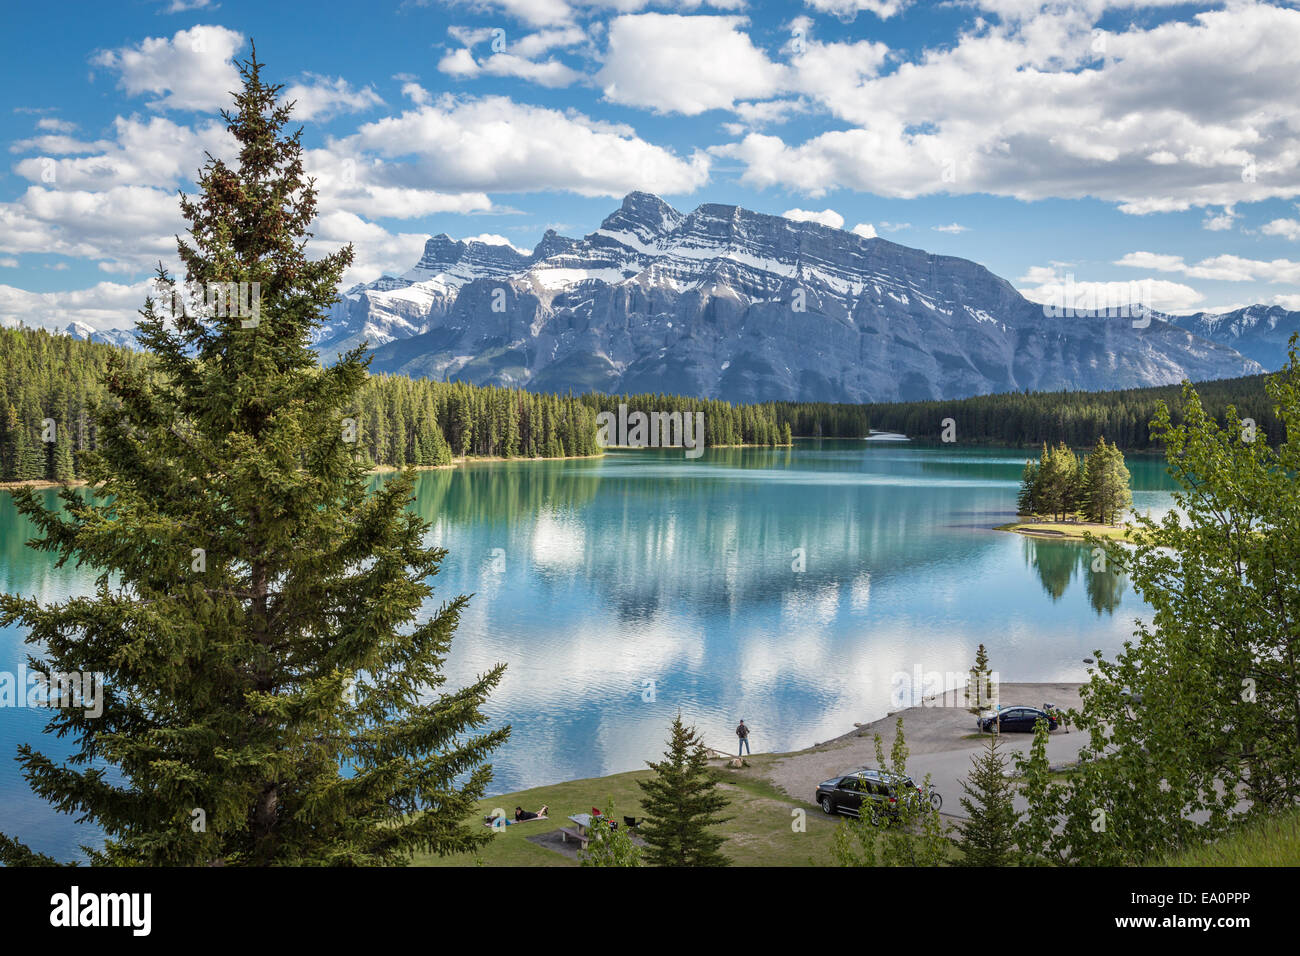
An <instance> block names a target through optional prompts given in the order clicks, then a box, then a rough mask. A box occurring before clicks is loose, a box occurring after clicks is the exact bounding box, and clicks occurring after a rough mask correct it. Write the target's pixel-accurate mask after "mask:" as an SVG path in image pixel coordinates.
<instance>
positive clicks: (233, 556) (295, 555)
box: [0, 52, 508, 865]
mask: <svg viewBox="0 0 1300 956" xmlns="http://www.w3.org/2000/svg"><path fill="white" fill-rule="evenodd" d="M241 72H242V75H243V81H244V82H243V87H242V89H241V90H240V91H239V92H237V94H236V100H235V105H236V109H235V110H234V111H233V112H225V113H223V116H224V118H225V120H226V122H227V126H228V129H229V131H230V133H231V134H232V136H233V137H234V139H235V141H236V142H237V144H238V148H239V154H238V155H239V159H238V163H237V164H236V165H235V166H233V167H232V166H228V165H227V164H226V163H224V162H222V161H220V160H217V159H212V158H209V161H208V163H207V164H206V166H205V167H204V168H203V170H202V172H201V175H200V177H199V180H198V183H199V187H200V194H199V195H197V196H196V197H182V200H181V211H182V213H183V215H184V216H185V218H186V219H187V220H188V223H189V236H190V238H189V239H188V240H178V249H179V253H180V257H181V260H182V262H183V263H184V265H185V269H186V277H187V279H188V280H189V281H192V282H197V283H204V284H206V283H232V282H233V283H240V282H247V283H260V295H258V294H257V293H254V294H253V295H250V297H249V303H250V304H251V303H252V301H253V299H254V297H255V298H256V301H257V305H258V307H257V309H255V310H250V309H242V310H235V311H234V312H233V313H232V312H231V310H229V309H226V310H200V311H197V312H193V311H189V310H181V311H179V312H178V313H177V314H176V315H174V316H173V317H172V321H171V322H168V321H166V318H167V316H166V315H165V314H164V310H163V309H162V308H161V307H160V303H159V302H158V301H156V300H155V299H153V298H152V297H151V298H150V299H147V300H146V303H145V307H144V308H143V309H142V310H141V319H140V321H139V324H138V328H139V333H138V334H139V339H140V342H141V344H142V345H143V346H144V348H145V349H146V350H147V351H148V352H149V353H151V356H150V358H151V361H150V364H151V371H150V373H149V374H148V375H146V374H145V373H144V372H142V371H140V370H138V369H133V368H132V367H131V366H130V365H129V364H128V363H127V362H125V361H124V360H122V359H120V358H115V359H114V360H113V361H112V362H111V364H110V366H109V372H108V381H107V392H108V395H109V398H108V400H107V401H105V402H103V403H101V405H100V406H99V408H98V409H97V412H96V417H97V423H98V449H97V451H96V452H95V453H93V454H90V455H88V456H86V459H85V466H86V473H87V477H88V478H89V480H90V481H91V485H92V491H91V494H92V497H91V498H90V500H88V501H83V500H82V499H81V497H80V496H79V495H77V494H74V493H73V492H72V491H71V490H65V491H64V492H63V493H62V499H63V505H64V510H63V511H62V512H61V513H59V512H47V511H45V510H44V509H43V508H42V506H41V503H40V501H39V499H38V498H37V497H36V496H35V495H34V494H32V493H31V492H30V491H27V490H23V491H20V492H19V493H18V494H17V495H16V496H15V497H16V500H17V502H18V506H19V509H20V510H21V511H22V513H23V514H25V515H26V516H27V517H28V518H30V519H31V520H32V521H33V522H34V523H35V524H36V525H37V527H38V529H39V531H40V534H41V537H40V538H39V539H38V541H37V547H39V548H40V549H42V550H44V551H48V552H50V553H52V554H53V555H55V556H56V557H57V559H58V560H59V561H60V562H64V561H78V562H84V563H86V564H87V565H89V566H92V567H95V568H97V569H99V570H100V572H101V576H100V577H99V578H98V580H97V582H96V585H95V590H94V592H93V593H91V594H89V595H86V596H82V597H77V598H73V599H71V600H68V601H64V602H61V603H45V604H43V603H41V602H39V601H38V600H36V599H34V598H26V597H20V596H14V595H4V596H0V626H8V625H13V624H18V625H21V626H24V627H26V628H27V629H28V631H29V637H28V642H29V643H30V645H31V646H32V647H33V648H40V651H39V652H36V653H40V654H42V655H43V656H44V659H43V660H38V659H36V658H35V657H33V658H32V664H33V666H34V667H38V668H39V669H40V670H42V671H43V672H51V671H53V672H64V671H74V672H75V671H80V672H83V673H86V672H89V673H99V674H102V675H104V680H105V682H106V685H107V692H106V696H105V699H104V700H103V702H102V703H103V712H102V715H100V716H98V718H96V717H95V716H93V713H87V712H86V711H85V710H83V709H80V708H65V709H59V710H56V711H53V712H52V713H53V716H52V717H51V719H50V721H49V724H48V730H49V731H50V732H52V733H56V734H59V735H65V734H66V735H68V736H69V738H70V739H71V740H72V741H73V742H74V744H75V746H76V753H75V754H74V756H73V758H72V760H71V761H69V762H68V763H64V764H60V763H57V762H55V761H54V760H51V759H50V758H49V757H47V756H45V755H43V754H41V753H39V752H37V751H35V750H34V749H33V748H31V747H30V746H23V747H21V748H19V760H20V762H21V764H22V767H23V771H24V774H25V776H26V777H27V779H28V781H29V783H30V784H31V786H32V788H33V789H34V790H35V792H36V793H37V794H38V795H39V796H41V797H43V798H44V799H46V800H48V801H49V802H51V803H53V804H55V805H56V806H58V807H59V808H60V809H62V810H64V811H65V812H71V813H75V814H78V815H79V816H81V817H83V818H84V819H85V820H88V821H90V822H92V823H94V824H97V825H98V826H99V827H100V828H101V829H102V830H103V832H104V834H105V836H106V843H105V845H104V846H103V847H102V848H100V849H92V856H91V859H92V862H96V863H104V864H115V865H126V864H162V865H195V864H206V865H269V864H295V865H314V864H334V865H383V864H399V863H404V862H406V861H408V860H409V859H410V857H411V856H412V854H413V853H415V852H416V851H428V852H434V853H439V854H445V853H452V852H458V851H464V850H470V849H473V848H474V847H475V846H477V845H479V843H480V842H481V841H482V840H483V839H484V837H485V836H486V835H487V834H486V832H485V831H484V830H483V828H482V827H478V826H470V825H468V823H467V821H468V819H469V818H470V816H471V815H473V814H474V812H475V804H476V801H477V800H478V799H479V798H480V797H481V796H482V794H483V792H484V788H485V786H486V785H487V782H488V781H489V779H490V776H491V769H490V766H488V765H487V764H486V763H485V761H486V759H487V757H488V756H489V754H490V753H491V752H492V750H493V749H494V748H495V747H497V746H498V745H499V744H500V743H501V742H502V741H503V740H504V739H505V737H506V734H507V733H508V729H498V730H492V731H484V730H482V729H481V728H482V726H483V724H484V722H485V719H484V717H483V715H482V713H481V709H480V708H481V706H482V704H483V702H484V700H485V699H486V697H487V695H488V694H489V692H490V691H491V690H492V688H494V687H495V686H496V684H497V683H498V681H499V680H500V678H501V674H502V670H503V668H502V667H501V666H497V667H494V668H493V669H491V670H490V671H488V672H487V673H486V674H484V675H482V676H480V677H479V678H478V679H477V680H475V681H474V682H473V683H472V684H470V685H469V686H467V687H464V688H462V689H459V690H455V691H444V690H443V685H444V682H445V678H444V676H443V675H442V673H441V667H442V663H443V660H444V659H445V657H446V656H447V653H448V650H449V647H450V643H451V639H452V635H453V631H454V629H455V627H456V623H457V620H458V618H459V616H460V614H461V612H462V611H463V609H464V607H465V604H466V599H465V598H464V597H457V598H454V599H453V600H451V601H449V602H447V603H445V604H443V605H442V606H441V607H435V608H434V609H433V612H432V613H431V614H429V615H427V618H426V617H422V615H421V613H420V612H421V608H422V607H423V605H424V603H425V601H426V599H427V598H428V597H429V596H430V594H431V588H430V586H429V583H428V581H429V578H430V576H431V575H433V574H435V573H436V572H437V570H438V566H439V564H440V562H441V559H442V558H443V556H444V553H445V552H444V551H442V550H441V549H439V548H429V547H425V545H424V544H423V537H424V534H425V531H426V525H425V523H424V522H423V521H422V520H421V519H420V518H419V517H418V516H417V515H415V514H414V513H412V512H410V511H408V510H407V508H406V505H407V504H408V502H409V501H410V500H411V490H412V476H411V474H410V473H406V474H403V475H402V476H401V477H398V478H394V479H392V480H390V481H387V482H386V483H384V484H382V485H381V486H380V487H379V488H378V489H377V490H375V491H374V492H371V493H367V484H368V482H367V476H366V474H365V472H364V469H363V466H362V464H361V463H360V462H359V461H358V460H357V457H358V456H357V454H356V447H355V445H354V444H352V443H350V442H349V440H348V438H349V435H350V434H351V433H352V432H351V429H350V427H349V423H348V422H347V421H346V420H345V419H346V418H347V413H348V409H349V408H350V407H351V406H352V404H353V402H354V400H355V398H356V396H357V394H358V391H359V389H360V388H361V387H362V384H363V382H364V380H365V378H366V368H365V365H364V363H363V362H362V361H361V358H360V356H361V353H362V349H361V348H357V349H355V350H353V351H352V352H350V353H348V354H346V355H344V356H342V357H341V358H340V360H339V361H338V362H337V363H335V364H333V365H332V366H330V367H328V368H322V367H321V366H320V365H318V364H317V361H316V359H315V356H314V355H313V353H312V351H311V349H310V347H309V343H310V334H311V332H312V330H313V328H314V327H316V326H317V325H318V323H319V322H320V321H321V319H322V317H323V316H324V314H325V312H326V310H327V308H328V307H329V305H330V304H331V303H332V302H333V301H334V298H335V290H336V288H337V287H338V283H339V279H340V276H341V275H342V272H343V270H344V268H345V267H346V266H347V264H348V263H349V262H350V261H351V258H352V251H351V247H347V248H345V249H343V250H340V251H338V252H335V253H333V254H331V255H328V256H325V257H324V258H321V259H316V260H312V259H309V258H308V257H307V255H306V254H305V246H306V240H307V238H308V237H309V235H310V234H309V233H308V232H307V231H306V230H307V227H308V224H309V223H310V222H311V221H312V219H313V218H314V216H315V215H316V191H315V189H314V187H313V185H312V183H311V181H310V180H307V179H305V178H304V173H303V165H302V148H301V145H300V142H299V136H300V134H301V130H298V131H297V132H294V133H292V134H286V133H285V132H284V128H285V125H286V124H287V123H288V121H289V116H290V106H291V105H286V104H284V103H282V102H281V101H280V100H279V98H278V95H277V94H278V91H279V87H278V86H273V85H268V84H267V83H265V82H264V81H263V80H262V77H261V65H260V64H259V63H258V62H257V59H256V53H255V52H254V54H253V56H252V58H251V59H250V60H248V61H247V62H245V63H243V64H242V65H241ZM159 279H160V282H161V283H162V284H163V286H164V288H170V286H171V285H172V283H173V282H174V280H172V279H171V278H170V277H169V276H168V275H167V274H166V272H164V271H163V270H162V269H161V268H160V270H159ZM248 288H249V290H250V292H252V291H253V287H252V286H251V285H250V286H249V287H248ZM213 311H216V314H213ZM222 311H224V312H225V313H226V314H222ZM250 311H251V312H252V314H249V313H250ZM105 764H107V765H108V766H109V767H110V768H111V771H112V772H111V773H105V772H104V769H103V768H104V765H105ZM0 860H4V861H5V862H9V863H25V862H33V857H32V855H31V854H30V853H28V852H27V851H26V850H25V848H23V847H22V846H21V844H19V843H18V842H17V841H15V840H12V839H8V838H6V839H0Z"/></svg>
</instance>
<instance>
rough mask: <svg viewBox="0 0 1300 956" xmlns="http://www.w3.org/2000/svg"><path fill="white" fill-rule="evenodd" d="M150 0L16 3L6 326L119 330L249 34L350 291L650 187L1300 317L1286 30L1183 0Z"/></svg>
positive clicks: (7, 138)
mask: <svg viewBox="0 0 1300 956" xmlns="http://www.w3.org/2000/svg"><path fill="white" fill-rule="evenodd" d="M294 6H295V5H291V4H279V3H266V2H264V0H263V2H260V3H246V2H240V0H222V2H219V3H218V2H212V0H209V2H206V3H204V2H203V0H134V2H127V3H119V4H102V5H91V4H86V5H78V6H77V8H76V15H75V16H72V17H68V18H61V19H60V21H59V23H58V25H57V27H54V26H52V22H51V20H50V18H49V11H48V9H46V8H43V7H41V6H40V5H33V4H22V5H14V6H11V7H10V9H9V10H7V11H6V20H7V26H8V31H7V32H8V35H9V37H10V40H11V42H10V44H9V46H10V49H9V50H7V55H6V57H5V59H4V60H3V61H2V62H0V71H2V72H3V74H4V75H3V79H4V88H5V90H6V94H5V95H6V99H7V100H8V107H9V108H8V109H5V110H4V111H3V112H0V141H3V143H4V144H5V147H6V154H7V162H6V163H4V164H3V166H0V322H5V323H10V324H12V323H14V322H17V321H23V322H26V323H27V324H38V325H47V326H51V327H63V326H65V325H67V324H68V323H69V322H70V321H80V322H85V323H87V324H89V325H91V326H94V327H97V328H111V327H120V326H125V325H129V324H130V323H131V322H132V320H133V318H134V310H135V309H136V308H137V307H138V305H139V304H140V302H141V301H142V299H143V296H144V291H145V289H146V283H147V281H148V279H149V276H150V274H151V266H152V263H154V262H156V261H158V260H159V259H162V260H163V261H164V262H166V263H172V262H174V239H172V238H171V237H172V236H173V235H174V233H176V232H177V231H179V230H180V229H182V228H183V224H182V221H181V220H180V217H179V214H178V211H177V209H176V202H175V193H176V190H177V189H181V190H189V189H192V188H193V180H192V177H193V175H194V173H195V171H196V170H197V168H198V167H199V166H200V165H201V164H202V161H203V151H204V150H205V149H207V150H210V151H212V152H213V153H215V154H217V155H228V153H227V149H228V145H229V140H228V138H227V137H226V135H225V133H224V131H223V129H222V127H221V125H220V123H219V121H218V120H217V110H218V109H219V108H220V107H221V106H222V105H223V103H225V102H227V100H228V97H227V96H226V95H225V91H227V90H229V89H231V88H233V86H234V85H235V83H236V79H235V73H234V67H233V61H234V60H236V59H240V58H243V57H244V56H246V55H247V54H248V52H249V49H250V48H249V38H250V37H251V38H252V39H254V40H255V41H256V42H257V48H258V53H259V56H260V58H261V59H262V60H264V61H265V63H266V69H267V73H268V75H269V76H270V77H272V78H273V79H275V80H276V81H278V82H283V83H285V84H286V85H287V86H288V87H289V88H290V93H291V95H293V96H294V97H295V98H297V99H298V101H299V104H300V108H299V117H300V119H301V120H302V122H303V125H304V127H305V133H304V142H305V144H306V146H307V147H308V155H307V163H308V168H309V169H310V170H311V171H313V172H314V173H315V174H316V175H317V176H318V178H319V181H320V185H321V192H322V195H321V216H320V218H319V219H318V221H317V223H316V225H315V231H316V233H317V236H318V239H317V241H316V248H317V249H319V250H320V251H321V252H324V251H328V250H329V249H332V248H336V247H337V246H338V245H341V244H343V243H345V242H349V241H350V242H352V243H353V244H354V246H355V247H356V250H357V261H356V264H355V265H354V267H353V270H352V272H351V273H350V274H349V275H348V276H347V281H348V282H349V283H351V282H354V281H363V280H368V279H372V278H374V277H376V276H377V275H379V274H381V273H383V272H394V273H397V272H402V271H404V270H405V269H407V268H409V267H410V266H411V265H412V264H414V262H415V260H416V259H417V258H418V257H419V252H420V249H421V247H422V245H423V241H424V239H425V238H427V237H428V236H429V235H431V234H434V233H439V232H446V233H449V234H450V235H452V236H455V237H457V238H468V237H473V236H492V237H496V238H495V239H494V240H493V241H509V242H511V243H512V244H514V245H516V246H520V247H522V248H525V249H529V248H531V247H532V246H533V245H534V244H535V243H536V242H537V240H538V239H539V238H540V237H541V234H542V233H543V232H544V231H545V229H547V228H548V227H552V228H556V229H558V230H560V231H561V232H564V233H566V234H569V235H581V234H584V233H587V232H590V231H591V230H593V229H594V228H596V226H597V225H598V224H599V223H600V221H601V219H603V218H604V216H605V215H607V214H608V213H609V212H610V211H611V210H613V209H614V208H615V207H616V206H617V204H618V201H619V199H620V198H621V196H622V195H623V194H625V193H627V192H629V191H631V190H633V189H645V190H648V191H651V192H656V193H658V194H660V195H662V196H664V197H665V198H666V199H668V200H669V201H671V202H672V203H673V204H674V205H676V206H677V207H678V208H680V209H683V210H689V209H691V208H694V207H695V206H696V205H698V204H700V203H703V202H723V203H737V204H740V205H744V206H746V207H749V208H752V209H757V210H760V211H763V212H769V213H773V214H778V215H781V214H788V215H791V216H793V217H799V216H815V217H816V218H818V219H819V220H820V221H823V222H826V223H827V224H829V225H835V226H839V227H842V228H845V229H854V228H856V229H857V230H858V231H860V232H861V233H863V234H865V235H872V234H874V235H878V236H881V237H884V238H887V239H890V240H892V241H895V242H900V243H903V244H905V245H909V246H915V247H919V248H923V249H926V250H929V251H931V252H936V253H944V254H949V255H956V256H963V257H967V258H971V259H974V260H976V261H978V262H981V263H983V264H984V265H986V266H988V267H989V268H990V269H992V270H993V271H994V272H996V273H998V274H999V275H1002V276H1004V277H1006V278H1007V279H1009V280H1010V281H1012V282H1013V283H1014V284H1015V285H1016V286H1017V287H1018V288H1020V289H1021V290H1022V291H1024V292H1025V293H1026V294H1027V295H1030V296H1031V297H1037V298H1043V297H1045V296H1047V295H1050V290H1051V289H1052V287H1053V286H1054V285H1055V284H1058V283H1060V282H1061V281H1062V280H1063V279H1064V278H1065V277H1066V276H1067V275H1069V276H1072V277H1073V281H1074V282H1075V283H1077V284H1084V283H1116V282H1122V283H1130V282H1134V281H1140V282H1143V283H1144V286H1143V288H1144V289H1145V290H1146V295H1147V297H1148V298H1149V300H1150V304H1153V305H1155V306H1156V307H1157V308H1163V309H1166V310H1169V311H1176V312H1190V311H1200V310H1202V309H1208V310H1211V311H1219V310H1224V309H1228V308H1233V307H1237V306H1240V305H1246V304H1250V303H1255V302H1262V303H1268V304H1274V303H1276V304H1282V305H1285V306H1287V307H1288V308H1292V309H1300V209H1298V208H1297V205H1296V203H1297V195H1298V194H1300V10H1297V9H1296V8H1295V4H1293V3H1255V2H1228V3H1219V4H1185V3H1170V2H1167V0H1154V2H1139V0H1082V2H1074V3H1047V4H1043V3H1037V2H1030V0H964V2H948V3H925V2H920V0H913V2H909V0H806V2H803V3H786V4H776V3H761V4H760V3H746V2H744V0H715V2H713V3H707V2H701V0H663V2H658V3H656V2H651V0H483V2H473V3H469V2H454V3H445V2H442V3H435V2H429V3H412V2H409V0H408V2H394V3H385V2H372V3H367V4H349V3H340V2H317V3H312V4H304V5H301V7H299V8H298V11H297V12H294Z"/></svg>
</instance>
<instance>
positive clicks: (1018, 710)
mask: <svg viewBox="0 0 1300 956" xmlns="http://www.w3.org/2000/svg"><path fill="white" fill-rule="evenodd" d="M1040 720H1045V721H1047V729H1048V730H1055V729H1056V726H1057V724H1058V723H1059V721H1058V720H1057V718H1056V715H1055V712H1054V711H1052V710H1048V709H1046V708H1039V707H1003V708H1002V709H1001V710H1000V711H998V712H997V713H995V714H981V715H980V717H979V728H980V730H981V731H983V732H984V733H986V734H987V733H992V732H993V731H994V730H996V729H998V725H999V723H1000V724H1001V730H1002V731H1004V732H1006V733H1024V734H1032V733H1033V732H1034V725H1035V724H1037V723H1038V722H1039V721H1040Z"/></svg>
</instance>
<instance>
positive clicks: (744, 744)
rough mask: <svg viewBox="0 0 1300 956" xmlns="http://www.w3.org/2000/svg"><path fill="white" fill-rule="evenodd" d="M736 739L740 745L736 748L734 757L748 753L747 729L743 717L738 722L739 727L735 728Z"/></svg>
mask: <svg viewBox="0 0 1300 956" xmlns="http://www.w3.org/2000/svg"><path fill="white" fill-rule="evenodd" d="M736 738H737V739H738V740H739V741H740V745H739V746H738V747H737V748H736V755H737V756H739V755H740V754H746V753H750V752H751V751H750V749H749V728H748V727H746V726H745V719H744V718H743V717H742V718H741V720H740V726H739V727H737V728H736Z"/></svg>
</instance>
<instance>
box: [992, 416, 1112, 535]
mask: <svg viewBox="0 0 1300 956" xmlns="http://www.w3.org/2000/svg"><path fill="white" fill-rule="evenodd" d="M1132 505H1133V492H1132V490H1131V488H1130V486H1129V472H1128V466H1127V465H1125V463H1124V453H1123V452H1122V451H1120V450H1119V448H1118V447H1117V446H1115V445H1113V444H1109V445H1108V444H1107V443H1106V438H1105V436H1102V437H1099V438H1098V439H1097V444H1096V445H1094V446H1093V448H1092V450H1091V451H1090V452H1088V453H1087V454H1084V455H1077V454H1075V452H1074V451H1073V450H1071V449H1070V448H1069V447H1068V446H1067V445H1066V444H1065V443H1064V442H1061V443H1059V444H1058V445H1057V446H1056V447H1055V448H1049V447H1048V446H1047V445H1046V444H1044V445H1043V451H1042V454H1040V455H1039V457H1038V461H1027V462H1025V470H1024V472H1023V473H1022V475H1021V478H1020V493H1019V495H1017V497H1016V516H1017V519H1018V520H1016V521H1013V522H1011V523H1009V524H1004V525H999V526H998V527H997V528H996V529H995V530H997V531H1015V532H1018V533H1020V534H1032V535H1043V536H1047V537H1065V538H1084V537H1086V536H1088V535H1092V536H1093V537H1098V538H1127V536H1128V527H1127V526H1126V525H1125V524H1123V523H1122V521H1121V519H1122V518H1123V516H1124V515H1125V513H1126V512H1127V511H1128V510H1129V509H1130V508H1131V507H1132Z"/></svg>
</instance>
